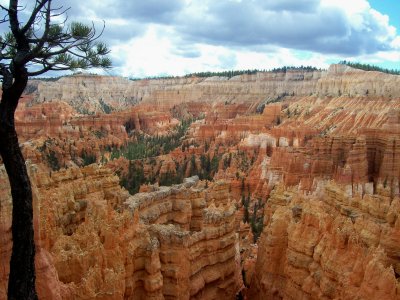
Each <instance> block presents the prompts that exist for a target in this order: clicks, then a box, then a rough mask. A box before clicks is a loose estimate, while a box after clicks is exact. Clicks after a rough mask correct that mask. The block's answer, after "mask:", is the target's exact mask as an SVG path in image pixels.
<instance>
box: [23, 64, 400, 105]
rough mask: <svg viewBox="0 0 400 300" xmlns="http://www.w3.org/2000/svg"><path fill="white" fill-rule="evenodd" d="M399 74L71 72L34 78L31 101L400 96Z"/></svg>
mask: <svg viewBox="0 0 400 300" xmlns="http://www.w3.org/2000/svg"><path fill="white" fill-rule="evenodd" d="M399 83H400V79H399V78H398V76H394V75H387V74H383V73H379V72H364V71H361V70H356V69H352V68H350V67H348V66H345V65H332V66H331V67H330V68H329V69H328V71H313V72H309V71H300V70H299V71H297V70H296V71H293V70H288V71H287V72H277V73H272V72H267V73H257V74H253V75H240V76H235V77H232V78H230V79H228V78H226V77H209V78H197V77H192V78H174V79H160V80H138V81H130V80H127V79H123V78H117V77H110V76H95V75H74V76H69V77H64V78H61V79H59V80H57V81H54V82H53V81H47V82H36V81H35V82H33V83H32V88H31V89H30V90H32V91H30V92H31V94H32V96H33V97H34V100H33V101H34V102H35V103H37V102H39V103H42V102H48V101H55V100H57V101H59V100H62V101H65V102H67V103H69V104H70V105H71V106H73V107H74V108H75V109H77V110H78V111H80V112H105V110H107V108H106V107H105V106H109V108H110V109H116V110H122V109H126V108H128V107H130V106H131V105H133V104H135V103H139V102H140V103H146V104H151V105H152V106H153V107H155V108H156V110H158V111H165V110H169V109H171V108H172V107H174V106H176V105H179V104H182V103H192V102H194V103H198V102H200V103H210V104H212V103H215V102H220V103H223V102H229V103H230V102H232V101H235V102H236V101H238V100H239V99H240V102H245V103H250V104H252V105H257V104H259V103H264V102H266V101H268V100H269V101H271V100H276V99H277V98H279V97H282V96H285V95H296V96H301V97H305V96H309V95H317V96H319V97H325V96H331V97H338V96H341V95H348V96H350V97H354V96H365V95H368V96H377V97H380V96H382V97H393V98H396V97H399V96H400V88H399Z"/></svg>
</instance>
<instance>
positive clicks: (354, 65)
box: [339, 60, 400, 75]
mask: <svg viewBox="0 0 400 300" xmlns="http://www.w3.org/2000/svg"><path fill="white" fill-rule="evenodd" d="M339 64H341V65H346V66H349V67H352V68H354V69H360V70H364V71H378V72H382V73H387V74H393V75H400V70H394V69H385V68H381V67H378V66H374V65H370V64H363V63H359V62H350V61H346V60H342V61H340V62H339Z"/></svg>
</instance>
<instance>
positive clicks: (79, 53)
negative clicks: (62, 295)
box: [0, 0, 111, 299]
mask: <svg viewBox="0 0 400 300" xmlns="http://www.w3.org/2000/svg"><path fill="white" fill-rule="evenodd" d="M24 3H25V4H23V5H21V4H20V3H19V1H18V0H10V1H9V5H8V7H5V6H2V5H1V6H0V8H1V10H0V11H1V15H0V24H9V29H10V32H8V33H6V34H4V35H3V36H1V37H0V80H1V82H2V95H1V103H0V155H1V157H2V160H3V163H4V166H5V169H6V171H7V174H8V178H9V182H10V186H11V196H12V202H13V209H12V239H13V247H12V254H11V260H10V275H9V281H8V299H37V294H36V290H35V266H34V259H35V244H34V233H33V209H32V189H31V184H30V180H29V177H28V172H27V168H26V165H25V160H24V157H23V156H22V153H21V149H20V147H19V144H18V136H17V133H16V130H15V121H14V113H15V110H16V108H17V106H18V102H19V99H20V98H21V95H22V93H23V91H24V89H25V87H26V85H27V82H28V78H29V77H30V76H36V75H41V74H44V73H46V72H48V71H66V70H74V69H87V68H91V67H100V68H109V67H111V61H110V59H109V58H108V57H107V55H108V53H109V50H108V48H107V46H106V45H105V44H104V43H102V42H100V41H98V39H99V37H100V36H101V34H102V33H103V30H104V25H103V27H102V30H101V31H100V32H98V31H96V29H95V27H94V25H93V24H92V26H86V25H83V24H81V23H71V24H69V25H68V24H67V23H66V20H67V11H68V9H64V8H63V7H62V6H59V7H55V6H54V4H53V1H52V0H36V1H25V2H24ZM63 17H64V18H63Z"/></svg>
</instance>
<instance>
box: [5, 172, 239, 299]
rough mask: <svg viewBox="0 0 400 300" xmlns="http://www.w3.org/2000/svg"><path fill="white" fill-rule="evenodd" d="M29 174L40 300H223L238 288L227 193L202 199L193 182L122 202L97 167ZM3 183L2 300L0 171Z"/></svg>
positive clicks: (203, 192)
mask: <svg viewBox="0 0 400 300" xmlns="http://www.w3.org/2000/svg"><path fill="white" fill-rule="evenodd" d="M30 171H31V172H30V173H31V178H32V182H33V189H34V195H35V200H34V207H35V210H34V211H35V213H34V214H35V217H34V218H35V239H36V246H37V255H36V267H37V290H38V295H39V298H40V299H189V298H190V299H221V297H225V298H228V299H231V298H233V297H234V296H235V294H236V293H237V292H238V290H239V289H240V288H241V285H242V281H241V274H240V256H239V253H238V250H239V248H238V239H237V236H236V233H235V207H234V205H233V203H231V201H230V200H227V198H226V195H227V194H228V193H229V192H228V190H227V189H228V185H226V184H225V185H223V186H224V187H225V188H224V189H223V190H221V189H207V188H205V187H204V184H203V183H201V182H199V181H198V178H196V177H193V178H188V179H186V180H185V182H184V183H183V184H181V185H175V186H172V187H151V190H152V191H151V192H147V193H139V194H136V195H135V196H129V194H128V193H127V192H126V191H124V190H123V189H121V187H120V186H119V184H118V178H117V177H116V176H115V175H112V173H111V171H110V170H109V169H106V168H99V167H97V166H95V165H91V166H88V167H85V168H82V169H79V168H70V169H67V170H63V171H60V172H54V173H50V174H49V173H47V172H41V171H40V170H39V169H37V167H36V166H34V165H32V166H30ZM1 180H2V181H1V182H2V185H1V188H2V189H1V192H2V197H1V202H0V203H1V210H0V212H1V218H0V220H1V230H2V234H1V244H0V246H1V247H0V250H1V251H0V254H1V262H2V268H1V272H0V279H1V280H0V284H1V286H2V287H3V288H2V289H1V293H0V299H6V286H7V274H8V264H7V262H8V261H9V257H10V252H11V235H10V224H11V221H10V210H11V201H10V196H9V190H8V184H7V179H6V176H5V174H4V170H3V172H2V176H1ZM217 190H218V191H219V192H220V193H221V194H222V195H223V196H224V197H223V198H224V199H223V200H221V201H220V202H216V201H215V200H214V199H215V197H214V196H213V195H214V194H215V191H217ZM216 198H218V195H216Z"/></svg>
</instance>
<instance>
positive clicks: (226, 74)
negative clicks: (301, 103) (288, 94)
mask: <svg viewBox="0 0 400 300" xmlns="http://www.w3.org/2000/svg"><path fill="white" fill-rule="evenodd" d="M340 64H342V65H347V66H350V67H352V68H355V69H361V70H364V71H378V72H382V73H387V74H392V75H400V70H398V69H386V68H382V67H379V66H376V65H372V64H363V63H360V62H351V61H346V60H343V61H339V62H338V63H331V64H330V65H329V67H330V66H332V65H340ZM292 70H305V71H308V72H314V71H327V70H328V68H326V69H325V68H317V67H314V66H304V65H301V66H282V67H275V68H272V69H236V70H235V69H231V70H225V71H202V72H192V73H187V74H185V75H154V76H145V77H135V76H121V75H111V74H108V75H104V74H98V73H91V72H87V71H77V72H75V73H72V74H63V75H60V76H48V77H46V76H43V77H31V78H30V80H44V81H57V80H58V79H60V78H63V77H72V76H78V75H84V76H108V77H121V78H125V79H128V80H132V81H140V80H157V79H174V78H189V77H200V78H207V77H228V78H229V79H230V78H232V77H235V76H240V75H246V74H247V75H253V74H256V73H279V72H286V71H292Z"/></svg>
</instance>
